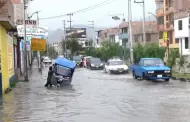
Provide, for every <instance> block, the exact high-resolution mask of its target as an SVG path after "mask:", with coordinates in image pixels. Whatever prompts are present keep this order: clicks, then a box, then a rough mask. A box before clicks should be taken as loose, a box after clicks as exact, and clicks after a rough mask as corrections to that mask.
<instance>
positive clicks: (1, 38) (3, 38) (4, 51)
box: [0, 25, 10, 94]
mask: <svg viewBox="0 0 190 122" xmlns="http://www.w3.org/2000/svg"><path fill="white" fill-rule="evenodd" d="M8 43H9V41H8V35H7V30H6V29H5V28H4V27H3V26H1V25H0V50H1V64H3V65H1V79H0V80H1V81H0V82H1V85H2V86H1V93H2V94H3V93H4V91H5V90H6V89H7V88H9V87H10V83H9V60H10V59H8V57H9V54H8Z"/></svg>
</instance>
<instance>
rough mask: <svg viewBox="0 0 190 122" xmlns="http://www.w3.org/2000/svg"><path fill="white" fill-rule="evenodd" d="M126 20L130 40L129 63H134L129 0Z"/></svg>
mask: <svg viewBox="0 0 190 122" xmlns="http://www.w3.org/2000/svg"><path fill="white" fill-rule="evenodd" d="M128 21H129V41H130V56H131V63H132V64H133V63H134V56H133V35H132V25H131V22H132V12H131V0H128Z"/></svg>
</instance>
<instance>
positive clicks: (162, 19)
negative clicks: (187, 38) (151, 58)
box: [155, 0, 190, 48]
mask: <svg viewBox="0 0 190 122" xmlns="http://www.w3.org/2000/svg"><path fill="white" fill-rule="evenodd" d="M155 3H156V16H157V18H158V19H157V21H158V31H159V44H160V46H164V47H166V46H167V42H165V41H164V40H163V33H164V32H167V36H168V43H169V48H179V42H178V41H177V40H175V30H174V16H175V12H176V11H181V10H185V9H188V7H189V5H190V1H189V0H155Z"/></svg>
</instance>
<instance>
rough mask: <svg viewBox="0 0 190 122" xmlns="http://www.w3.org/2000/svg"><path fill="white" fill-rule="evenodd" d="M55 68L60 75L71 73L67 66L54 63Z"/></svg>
mask: <svg viewBox="0 0 190 122" xmlns="http://www.w3.org/2000/svg"><path fill="white" fill-rule="evenodd" d="M55 69H56V72H57V73H58V74H60V75H65V76H69V75H70V74H71V70H70V69H69V68H67V67H63V66H60V65H56V68H55Z"/></svg>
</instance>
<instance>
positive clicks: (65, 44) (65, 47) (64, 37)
mask: <svg viewBox="0 0 190 122" xmlns="http://www.w3.org/2000/svg"><path fill="white" fill-rule="evenodd" d="M63 28H64V36H63V40H64V41H65V43H64V52H65V57H67V43H66V42H67V41H66V23H65V20H63Z"/></svg>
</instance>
